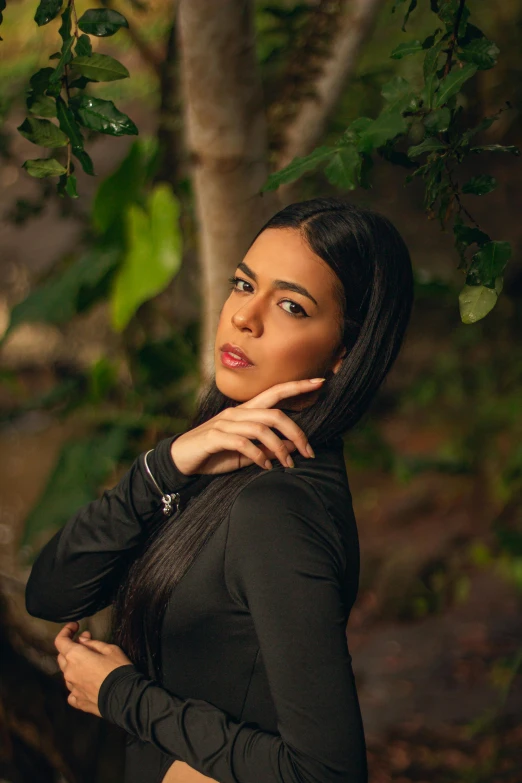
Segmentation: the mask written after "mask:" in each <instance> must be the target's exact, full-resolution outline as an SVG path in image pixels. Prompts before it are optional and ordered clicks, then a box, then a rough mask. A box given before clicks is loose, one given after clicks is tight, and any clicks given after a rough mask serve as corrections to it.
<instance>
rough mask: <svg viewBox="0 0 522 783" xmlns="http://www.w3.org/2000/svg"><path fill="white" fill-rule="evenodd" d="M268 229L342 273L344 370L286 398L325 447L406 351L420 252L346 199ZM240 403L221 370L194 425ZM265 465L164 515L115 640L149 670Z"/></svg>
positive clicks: (130, 582) (126, 592)
mask: <svg viewBox="0 0 522 783" xmlns="http://www.w3.org/2000/svg"><path fill="white" fill-rule="evenodd" d="M267 228H293V229H296V230H299V231H301V232H302V234H303V236H304V238H305V239H306V241H307V243H308V245H309V246H310V248H311V249H312V251H313V252H314V253H316V255H318V256H319V257H320V258H321V259H323V261H325V263H327V264H328V265H329V266H330V267H331V269H332V270H333V272H334V273H335V276H336V280H335V283H336V295H337V297H338V301H339V304H340V308H339V312H340V313H342V319H341V321H340V322H339V345H344V346H346V349H347V352H346V355H345V358H344V359H343V361H342V363H341V367H340V369H339V370H338V372H337V373H333V372H331V371H330V372H329V373H328V372H326V375H325V377H326V381H325V382H324V383H323V388H322V390H321V393H320V395H319V397H318V399H317V401H316V402H315V403H314V404H312V405H310V406H309V407H308V408H305V409H303V410H300V411H295V410H290V409H285V408H284V402H283V403H282V404H280V405H278V406H277V407H280V408H282V409H283V410H285V413H286V414H287V415H288V416H289V417H290V418H292V419H293V420H294V421H296V423H297V424H298V425H299V426H300V427H301V428H302V429H303V431H304V432H305V433H306V435H307V437H308V439H309V441H310V443H311V444H312V446H320V445H322V444H325V443H327V442H328V441H329V440H330V439H332V438H334V437H336V436H338V435H342V434H343V433H345V432H346V431H347V430H349V429H350V428H352V427H353V426H354V425H355V424H356V422H357V421H359V419H360V418H361V417H362V416H363V414H364V413H365V412H366V411H367V410H368V408H369V406H370V403H371V402H372V400H373V398H374V396H375V394H376V392H377V391H378V389H379V387H380V386H381V384H382V382H383V381H384V379H385V377H386V375H387V373H388V371H389V370H390V368H391V366H392V364H393V362H394V361H395V359H396V357H397V355H398V353H399V350H400V348H401V345H402V342H403V338H404V334H405V332H406V328H407V326H408V323H409V320H410V315H411V309H412V304H413V272H412V267H411V261H410V256H409V253H408V249H407V247H406V245H405V243H404V241H403V240H402V238H401V236H400V234H399V233H398V231H397V229H396V228H395V227H394V226H393V225H392V223H391V222H390V221H389V220H388V219H387V218H385V217H383V216H382V215H379V214H378V213H376V212H373V211H371V210H368V209H362V208H360V207H356V206H355V205H353V204H351V203H349V202H347V201H346V200H344V199H341V198H315V199H310V200H308V201H303V202H299V203H295V204H290V205H289V206H287V207H285V208H284V209H282V210H280V211H279V212H278V213H277V214H275V215H274V216H273V217H272V218H270V220H268V222H267V223H266V224H265V225H264V226H263V227H262V228H261V230H260V231H259V232H258V234H257V235H256V237H257V236H259V234H260V233H261V232H262V231H264V230H265V229H267ZM256 237H254V240H252V243H253V242H254V241H255V239H256ZM238 404H239V403H238V402H237V401H236V400H233V399H230V398H229V397H226V396H225V395H224V394H222V392H221V391H220V390H219V389H218V387H217V385H216V382H215V376H213V377H212V379H211V381H210V383H209V384H208V386H207V388H206V389H205V390H204V393H203V394H202V395H201V398H200V399H199V401H198V405H197V410H196V414H195V416H194V417H193V419H192V421H191V422H190V424H189V427H188V429H193V428H194V427H198V426H199V425H200V424H202V423H204V422H205V421H208V420H209V419H211V418H213V417H214V416H216V415H217V414H218V413H220V412H221V411H222V410H224V409H225V408H228V407H234V406H236V405H238ZM261 470H263V469H262V468H260V467H259V466H258V465H256V464H252V465H248V466H246V467H244V468H242V469H241V470H237V471H232V472H230V473H226V474H218V475H216V476H214V477H212V480H210V481H207V482H206V484H205V483H204V485H203V487H202V489H201V490H200V491H199V492H198V493H196V494H195V495H194V496H192V497H191V498H190V500H189V502H188V503H187V505H186V507H185V508H183V507H182V508H181V509H180V510H179V511H178V512H177V514H176V515H175V516H174V517H172V518H171V519H168V520H166V522H165V523H160V525H159V526H158V527H157V528H156V529H155V530H154V531H153V532H152V533H151V534H150V535H149V537H148V540H147V542H146V543H145V545H144V547H143V549H142V551H141V552H140V554H139V556H138V557H137V558H136V559H135V560H134V561H133V563H132V565H131V567H130V568H129V571H128V572H127V576H126V579H125V581H124V582H123V583H122V584H121V585H120V587H119V589H118V592H117V595H116V598H115V602H114V604H113V614H112V618H111V619H112V627H111V630H112V640H113V643H115V644H117V645H118V646H119V647H121V648H122V649H123V650H124V651H125V653H126V654H127V655H128V657H129V658H130V659H131V661H132V662H133V663H134V664H135V666H136V667H137V668H138V669H140V670H141V671H143V673H144V674H148V671H147V670H148V663H147V647H148V649H149V652H150V654H151V659H152V661H153V665H154V668H155V677H156V678H157V679H158V680H160V681H161V645H160V633H161V624H162V621H163V618H164V615H165V610H166V608H167V603H168V600H169V596H170V595H171V593H172V590H173V588H174V587H175V586H176V584H177V583H178V582H179V581H180V579H181V578H182V577H183V575H184V574H185V573H186V571H187V570H188V569H189V567H190V565H191V564H192V563H193V562H194V560H195V558H196V557H197V555H198V553H199V552H200V550H201V549H202V547H203V546H204V544H205V543H206V541H207V540H208V539H209V537H210V536H211V535H212V534H213V533H214V531H215V530H216V529H217V528H218V527H219V525H220V524H221V523H222V522H223V520H224V519H225V518H226V516H227V513H228V511H229V510H230V508H231V506H232V503H233V502H234V499H235V497H236V496H237V494H238V493H239V492H240V490H241V488H242V487H244V486H245V485H246V484H247V483H248V482H249V481H250V480H251V479H252V478H253V477H254V476H255V475H256V474H257V473H259V472H260V471H261ZM205 478H207V479H208V477H205ZM209 509H210V511H209Z"/></svg>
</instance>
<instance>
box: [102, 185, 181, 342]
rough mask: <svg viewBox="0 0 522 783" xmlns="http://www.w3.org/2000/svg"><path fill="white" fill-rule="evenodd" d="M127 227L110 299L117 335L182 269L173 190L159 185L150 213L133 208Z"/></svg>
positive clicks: (150, 200)
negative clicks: (124, 249) (144, 303)
mask: <svg viewBox="0 0 522 783" xmlns="http://www.w3.org/2000/svg"><path fill="white" fill-rule="evenodd" d="M126 226H127V252H126V255H125V258H124V260H123V263H122V265H121V266H120V268H119V270H118V272H117V274H116V278H115V281H114V288H113V293H112V298H111V320H112V325H113V328H114V329H116V330H117V331H122V330H123V329H124V328H125V327H126V326H127V324H128V322H129V321H130V319H131V318H132V316H133V315H134V313H135V312H136V310H137V309H138V307H139V306H140V305H141V304H143V302H146V301H147V300H149V299H152V298H153V297H154V296H156V295H157V294H159V293H160V292H161V291H163V290H164V289H165V288H166V286H167V285H168V284H169V282H170V281H171V280H172V278H173V277H174V275H175V274H177V272H178V270H179V268H180V265H181V231H180V226H179V202H178V200H177V199H176V197H175V196H174V194H173V193H172V190H171V188H170V187H169V186H168V185H167V184H165V183H161V184H159V185H157V186H156V187H155V188H154V190H153V191H152V193H151V194H150V196H149V198H148V202H147V211H145V210H144V209H142V208H141V207H140V206H138V205H137V204H130V206H129V208H128V211H127V221H126Z"/></svg>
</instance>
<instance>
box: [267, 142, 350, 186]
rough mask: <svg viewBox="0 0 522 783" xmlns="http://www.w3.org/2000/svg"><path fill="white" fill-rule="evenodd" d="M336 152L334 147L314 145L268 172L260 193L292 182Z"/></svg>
mask: <svg viewBox="0 0 522 783" xmlns="http://www.w3.org/2000/svg"><path fill="white" fill-rule="evenodd" d="M335 152H336V148H335V147H316V149H315V150H314V151H313V152H311V153H310V155H306V156H305V157H303V158H294V159H293V160H292V161H290V163H289V164H288V166H285V168H284V169H281V170H280V171H275V172H274V173H273V174H270V176H269V177H268V179H267V181H266V182H265V184H264V185H263V187H262V188H261V193H264V192H265V191H267V190H276V189H277V188H278V187H279V186H280V185H285V184H286V183H287V182H293V181H294V180H296V179H299V177H302V176H303V174H305V173H306V172H307V171H312V170H313V169H316V168H317V166H318V165H319V164H320V163H324V162H326V161H327V160H329V158H331V157H332V155H333V154H334V153H335Z"/></svg>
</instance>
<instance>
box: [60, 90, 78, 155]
mask: <svg viewBox="0 0 522 783" xmlns="http://www.w3.org/2000/svg"><path fill="white" fill-rule="evenodd" d="M56 116H57V117H58V122H59V123H60V128H61V129H62V131H63V132H64V133H65V134H66V135H67V137H68V138H69V140H70V142H71V145H72V149H73V152H74V151H75V149H80V150H81V149H83V136H82V134H81V131H80V128H79V126H78V123H77V122H76V120H75V118H74V114H73V113H72V111H71V110H70V108H69V107H68V106H67V104H66V103H65V101H64V100H63V98H62V97H61V96H60V95H59V96H58V97H57V99H56Z"/></svg>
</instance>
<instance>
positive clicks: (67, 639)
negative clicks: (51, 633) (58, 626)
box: [54, 623, 78, 653]
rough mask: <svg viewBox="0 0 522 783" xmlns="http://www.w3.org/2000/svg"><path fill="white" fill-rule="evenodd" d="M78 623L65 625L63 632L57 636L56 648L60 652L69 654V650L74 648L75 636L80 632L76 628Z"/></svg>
mask: <svg viewBox="0 0 522 783" xmlns="http://www.w3.org/2000/svg"><path fill="white" fill-rule="evenodd" d="M77 625H78V623H67V625H64V627H63V628H62V630H61V631H59V633H58V634H57V635H56V638H55V640H54V644H55V647H56V648H57V649H58V650H60V652H62V653H67V652H68V650H70V649H71V647H73V645H74V644H75V642H74V641H73V638H72V637H73V636H74V634H75V633H76V631H77V630H78V628H77V627H76V628H75V627H74V626H77Z"/></svg>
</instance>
